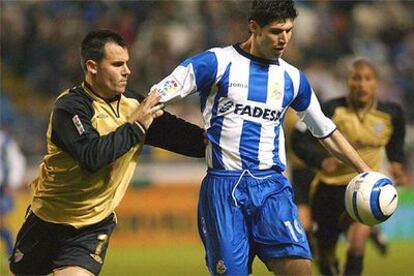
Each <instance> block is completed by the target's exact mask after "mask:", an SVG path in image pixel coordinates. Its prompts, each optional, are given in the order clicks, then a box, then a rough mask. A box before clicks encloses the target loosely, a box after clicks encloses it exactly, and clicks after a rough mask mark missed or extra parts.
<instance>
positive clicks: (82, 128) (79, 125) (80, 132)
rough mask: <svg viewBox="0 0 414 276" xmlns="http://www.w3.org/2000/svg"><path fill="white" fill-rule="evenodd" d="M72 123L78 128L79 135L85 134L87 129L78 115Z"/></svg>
mask: <svg viewBox="0 0 414 276" xmlns="http://www.w3.org/2000/svg"><path fill="white" fill-rule="evenodd" d="M72 122H73V124H74V125H75V127H76V130H77V131H78V133H79V135H82V134H83V133H84V132H85V128H84V127H83V125H82V122H81V120H80V119H79V116H78V115H75V116H73V118H72Z"/></svg>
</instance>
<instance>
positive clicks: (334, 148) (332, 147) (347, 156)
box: [320, 130, 371, 173]
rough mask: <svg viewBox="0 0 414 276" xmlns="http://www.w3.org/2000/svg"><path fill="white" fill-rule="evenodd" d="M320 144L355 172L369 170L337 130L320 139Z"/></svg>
mask: <svg viewBox="0 0 414 276" xmlns="http://www.w3.org/2000/svg"><path fill="white" fill-rule="evenodd" d="M320 142H321V144H322V145H323V146H324V147H325V148H326V149H327V150H328V151H329V152H330V153H331V154H332V155H334V156H335V157H336V158H338V159H339V160H341V161H342V162H344V163H345V164H347V165H348V166H350V167H352V168H354V169H355V170H356V171H357V172H359V173H361V172H364V171H370V170H371V169H370V168H369V166H368V165H367V164H366V163H365V162H364V161H363V160H362V159H361V157H360V156H359V154H358V153H357V152H356V151H355V149H354V148H353V147H352V146H351V145H350V144H349V142H348V141H347V140H346V139H345V137H344V136H343V135H342V134H341V133H340V131H339V130H336V131H335V132H333V133H332V134H331V135H330V136H329V137H327V138H324V139H321V140H320Z"/></svg>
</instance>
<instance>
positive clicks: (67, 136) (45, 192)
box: [10, 30, 205, 276]
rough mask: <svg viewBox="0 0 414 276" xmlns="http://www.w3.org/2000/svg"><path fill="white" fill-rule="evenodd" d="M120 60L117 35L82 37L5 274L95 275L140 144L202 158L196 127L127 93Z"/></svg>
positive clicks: (122, 51)
mask: <svg viewBox="0 0 414 276" xmlns="http://www.w3.org/2000/svg"><path fill="white" fill-rule="evenodd" d="M128 60H129V55H128V49H127V46H126V44H125V42H124V40H123V38H122V37H121V36H119V35H118V34H117V33H114V32H112V31H109V30H100V31H94V32H91V33H89V34H88V35H86V37H85V38H84V40H83V42H82V45H81V64H82V67H83V69H84V72H85V80H84V81H83V82H82V83H81V84H80V85H78V86H75V87H73V88H71V89H68V90H66V91H64V92H63V93H62V94H61V95H60V96H59V97H58V98H57V100H56V102H55V105H54V108H53V111H52V114H51V116H50V122H49V127H48V130H47V153H46V155H45V157H44V159H43V161H42V163H41V165H40V174H39V176H38V178H37V179H35V180H34V181H33V182H32V183H31V188H32V190H33V198H32V200H31V203H30V207H29V209H28V212H27V215H26V220H25V222H24V224H23V226H22V228H21V229H20V231H19V233H18V235H17V241H16V244H15V247H14V250H13V255H12V257H11V258H10V270H11V272H13V273H15V274H19V275H21V274H25V275H26V274H30V275H44V274H49V273H51V272H53V274H54V275H60V276H61V275H97V274H99V272H100V270H101V268H102V265H103V262H104V258H105V253H106V249H107V246H108V241H109V238H110V236H111V233H112V231H113V229H114V227H115V225H116V216H115V213H114V210H115V208H116V207H117V205H118V204H119V203H120V201H121V200H122V198H123V196H124V194H125V192H126V189H127V187H128V184H129V183H130V181H131V178H132V176H133V174H134V170H135V167H136V166H137V162H138V155H139V153H140V149H141V148H142V146H143V144H144V143H145V144H150V145H153V146H157V147H161V148H164V149H167V150H171V151H174V152H177V153H181V154H185V155H188V156H193V157H204V155H205V154H204V151H205V145H204V141H203V140H204V136H203V130H202V129H201V128H199V127H197V126H195V125H192V124H189V123H187V122H185V121H183V120H180V119H178V118H176V117H175V116H173V115H171V114H168V113H167V112H165V113H164V112H163V110H162V107H163V106H162V105H160V104H158V101H159V97H158V96H157V95H156V93H152V94H151V95H149V96H148V97H147V98H146V99H142V98H140V97H138V96H137V95H136V94H134V93H133V92H131V91H129V90H127V88H126V87H127V81H128V77H129V75H130V74H131V72H130V70H129V68H128Z"/></svg>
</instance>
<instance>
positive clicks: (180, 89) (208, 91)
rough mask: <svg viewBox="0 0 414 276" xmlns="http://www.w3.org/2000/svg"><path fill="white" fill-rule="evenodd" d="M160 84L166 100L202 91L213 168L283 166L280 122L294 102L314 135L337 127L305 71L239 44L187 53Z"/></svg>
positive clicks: (327, 132)
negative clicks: (323, 109)
mask: <svg viewBox="0 0 414 276" xmlns="http://www.w3.org/2000/svg"><path fill="white" fill-rule="evenodd" d="M179 68H180V69H179ZM177 72H178V73H177ZM182 72H184V73H182ZM179 73H180V74H179ZM188 74H189V75H188ZM189 80H190V81H189ZM250 81H252V83H249V82H250ZM175 83H178V85H176V86H172V85H171V84H175ZM171 87H172V88H171ZM157 89H158V91H159V93H160V94H162V95H163V101H168V100H170V99H172V98H175V97H179V96H181V97H183V96H186V95H188V94H191V93H192V92H194V91H198V92H199V93H200V97H201V110H202V112H203V118H204V123H205V128H206V130H207V135H208V137H209V143H208V146H207V150H206V159H207V164H208V167H210V168H216V169H226V170H242V169H246V168H247V169H261V170H262V169H269V168H272V167H277V168H278V169H279V170H284V168H285V164H286V153H285V137H284V132H283V129H282V127H281V126H280V122H281V120H282V119H283V117H284V114H285V111H286V110H287V108H288V107H289V105H292V107H293V108H294V109H296V110H297V112H298V115H299V116H300V118H302V119H303V121H304V122H305V123H306V124H307V125H308V127H309V129H310V130H311V132H312V133H313V134H314V135H315V136H317V137H321V136H323V135H327V134H329V133H330V132H331V131H333V130H334V129H335V125H334V124H333V123H332V121H331V120H330V119H328V118H326V117H325V116H324V114H323V113H322V112H321V109H320V105H319V102H318V101H317V99H316V97H315V95H314V93H313V91H312V89H311V87H310V85H309V83H308V81H307V79H306V77H305V76H304V74H303V73H301V72H300V71H299V70H298V69H297V68H295V67H294V66H292V65H290V64H288V63H286V62H285V61H283V60H282V59H279V64H278V63H277V62H271V61H269V62H266V61H263V60H260V58H256V57H252V56H251V55H249V54H247V53H244V52H243V50H241V49H240V48H239V47H238V46H229V47H226V48H214V49H211V50H209V51H206V52H204V53H201V54H199V55H196V56H194V57H190V58H188V59H187V60H185V61H184V62H183V63H182V64H181V65H180V66H179V67H178V68H177V69H176V70H174V72H173V73H172V74H171V75H170V76H168V77H167V78H165V79H164V80H162V81H161V82H160V83H159V84H157ZM166 95H168V97H167V96H166Z"/></svg>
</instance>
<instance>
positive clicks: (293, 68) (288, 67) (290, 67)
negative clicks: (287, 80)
mask: <svg viewBox="0 0 414 276" xmlns="http://www.w3.org/2000/svg"><path fill="white" fill-rule="evenodd" d="M279 66H280V67H282V68H283V69H285V70H289V71H297V72H300V70H299V68H297V67H296V66H294V65H292V64H290V63H289V62H287V61H286V60H284V59H283V58H279Z"/></svg>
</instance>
